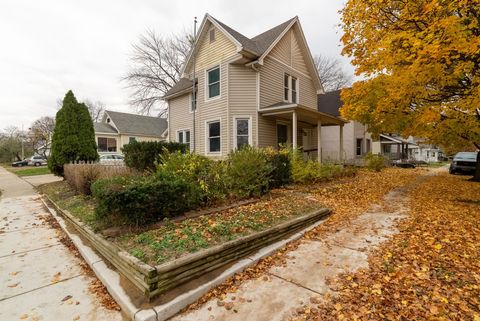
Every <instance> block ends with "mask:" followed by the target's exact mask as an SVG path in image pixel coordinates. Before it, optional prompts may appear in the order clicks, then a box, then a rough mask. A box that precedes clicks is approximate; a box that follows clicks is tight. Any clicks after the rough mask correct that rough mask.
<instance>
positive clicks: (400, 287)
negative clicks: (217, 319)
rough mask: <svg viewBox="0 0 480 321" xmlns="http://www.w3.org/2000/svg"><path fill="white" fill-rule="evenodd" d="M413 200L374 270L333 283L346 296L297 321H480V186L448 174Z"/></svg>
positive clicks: (372, 263) (422, 187)
mask: <svg viewBox="0 0 480 321" xmlns="http://www.w3.org/2000/svg"><path fill="white" fill-rule="evenodd" d="M410 199H411V204H410V207H411V213H410V214H409V218H408V219H407V220H404V221H402V222H401V223H399V231H400V233H399V234H397V235H395V236H394V237H393V238H392V239H390V240H389V241H387V242H385V243H383V244H382V246H381V247H380V248H378V249H377V250H375V251H374V252H372V253H371V255H370V257H369V268H368V269H364V270H360V271H357V272H355V273H352V274H347V275H341V276H339V277H338V279H336V280H333V281H332V282H334V283H336V290H337V291H338V292H336V294H335V295H333V296H331V297H327V298H326V300H325V301H324V302H323V303H320V304H319V305H309V306H305V307H303V310H302V311H299V313H298V316H297V319H299V320H475V321H477V320H480V224H479V223H480V184H479V183H474V182H469V181H468V180H467V179H466V178H465V177H460V176H452V175H448V174H441V175H438V176H432V177H429V178H427V179H426V180H425V181H423V182H421V183H420V184H419V185H418V186H417V187H415V188H413V189H412V191H411V192H410ZM297 312H298V311H297Z"/></svg>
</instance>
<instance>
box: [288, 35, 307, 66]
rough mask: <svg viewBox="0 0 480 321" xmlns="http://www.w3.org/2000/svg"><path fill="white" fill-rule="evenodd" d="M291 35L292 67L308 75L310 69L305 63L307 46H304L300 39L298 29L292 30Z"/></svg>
mask: <svg viewBox="0 0 480 321" xmlns="http://www.w3.org/2000/svg"><path fill="white" fill-rule="evenodd" d="M290 32H291V33H292V35H291V46H292V49H291V51H292V68H293V69H295V70H298V71H299V72H301V73H303V74H306V75H308V74H309V70H308V67H307V64H306V63H305V57H306V55H307V52H306V48H302V47H303V46H302V47H301V46H300V43H299V41H298V31H296V32H294V31H293V30H291V31H290Z"/></svg>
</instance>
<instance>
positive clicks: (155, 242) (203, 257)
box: [45, 191, 329, 299]
mask: <svg viewBox="0 0 480 321" xmlns="http://www.w3.org/2000/svg"><path fill="white" fill-rule="evenodd" d="M278 193H280V194H282V195H280V196H278V195H276V196H275V198H274V200H275V201H274V202H271V199H268V198H267V199H261V200H259V201H258V202H257V203H254V204H248V205H243V206H240V207H238V208H234V209H227V210H223V211H221V212H219V213H215V214H209V215H205V216H199V217H195V218H190V219H186V220H184V221H181V222H167V223H166V224H163V225H162V226H161V227H160V228H158V229H156V230H150V231H147V232H144V233H140V234H127V235H123V236H120V237H115V238H111V239H107V238H105V237H103V236H102V235H101V234H99V233H95V232H94V229H92V224H91V222H90V223H89V224H90V225H89V224H87V223H85V222H82V221H81V220H80V219H83V220H85V219H86V218H87V219H91V217H90V214H88V212H89V209H90V210H91V206H83V207H82V206H80V205H78V204H77V203H81V202H80V201H81V200H79V199H78V196H74V195H71V197H72V198H73V199H75V197H77V199H75V201H74V202H73V205H75V206H71V205H72V204H71V203H68V202H66V201H65V200H59V199H56V200H55V197H49V196H48V195H46V196H45V198H47V200H48V201H50V203H51V204H52V205H53V207H54V208H55V209H56V210H57V212H58V213H59V214H61V215H62V216H63V217H64V218H65V219H66V220H67V221H68V222H69V223H70V224H71V225H72V226H73V227H74V228H75V229H76V230H77V231H78V233H79V234H81V235H82V236H83V237H84V238H86V239H87V240H88V241H89V242H90V243H91V244H92V246H93V247H94V248H95V249H96V250H97V251H98V252H99V253H100V254H101V255H102V256H103V257H104V258H105V259H107V260H108V261H109V262H110V263H111V264H112V265H114V266H115V267H116V268H117V269H118V270H119V272H120V273H121V274H122V275H123V276H125V277H126V278H127V279H128V280H130V281H131V282H132V284H134V285H135V286H136V287H137V288H138V289H139V290H140V291H142V293H144V294H145V296H146V297H147V298H149V299H151V298H153V297H154V296H157V295H159V294H162V293H165V292H166V291H168V290H169V289H172V288H175V287H177V286H178V285H180V284H183V283H185V282H188V281H189V280H192V279H194V278H196V277H198V276H200V275H204V274H205V273H206V272H209V271H212V270H215V269H217V268H220V267H221V266H224V265H226V264H228V263H230V262H232V261H234V260H237V259H239V258H242V257H245V256H247V255H249V254H250V253H252V252H254V251H256V250H259V249H261V248H263V247H264V246H266V245H269V244H272V243H274V242H276V241H278V240H281V239H283V238H286V237H288V236H289V235H291V234H293V233H295V232H298V231H300V230H302V229H304V228H305V227H307V226H309V225H312V224H314V223H315V222H317V221H319V220H322V219H323V218H325V217H326V216H327V215H328V213H329V210H328V209H325V208H323V206H321V204H319V203H318V202H316V201H315V200H313V199H311V198H309V197H308V196H306V195H302V194H298V193H296V192H294V191H279V192H278ZM47 194H48V193H47ZM50 196H51V195H50ZM57 201H58V202H57ZM87 201H88V200H87ZM60 203H61V204H60ZM87 203H88V202H87ZM62 205H63V206H62ZM66 205H67V206H66ZM64 207H67V208H69V209H71V210H73V212H75V214H74V213H71V212H70V211H68V210H65V209H64ZM79 208H81V210H78V209H79ZM125 249H129V251H128V252H127V251H126V250H125ZM129 252H130V253H129Z"/></svg>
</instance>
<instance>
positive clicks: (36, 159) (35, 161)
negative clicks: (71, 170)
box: [27, 155, 47, 166]
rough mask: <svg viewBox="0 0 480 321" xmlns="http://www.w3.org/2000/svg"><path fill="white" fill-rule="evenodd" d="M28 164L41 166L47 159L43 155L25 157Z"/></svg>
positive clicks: (45, 163)
mask: <svg viewBox="0 0 480 321" xmlns="http://www.w3.org/2000/svg"><path fill="white" fill-rule="evenodd" d="M27 162H28V165H30V166H42V165H47V159H46V158H45V157H43V156H38V155H37V156H32V157H30V158H27Z"/></svg>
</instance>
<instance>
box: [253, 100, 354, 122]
mask: <svg viewBox="0 0 480 321" xmlns="http://www.w3.org/2000/svg"><path fill="white" fill-rule="evenodd" d="M294 111H295V112H297V117H298V121H300V122H304V123H308V124H311V125H317V122H318V121H319V120H320V121H321V122H322V126H338V125H343V124H346V123H348V121H347V120H345V119H343V118H341V117H337V116H333V115H330V114H326V113H323V112H320V111H317V110H316V109H313V108H309V107H306V106H303V105H300V104H296V103H285V102H280V103H276V104H273V105H270V106H268V107H265V108H261V109H260V110H259V111H258V112H259V113H260V114H261V115H263V116H271V117H275V118H283V119H292V114H293V112H294Z"/></svg>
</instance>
